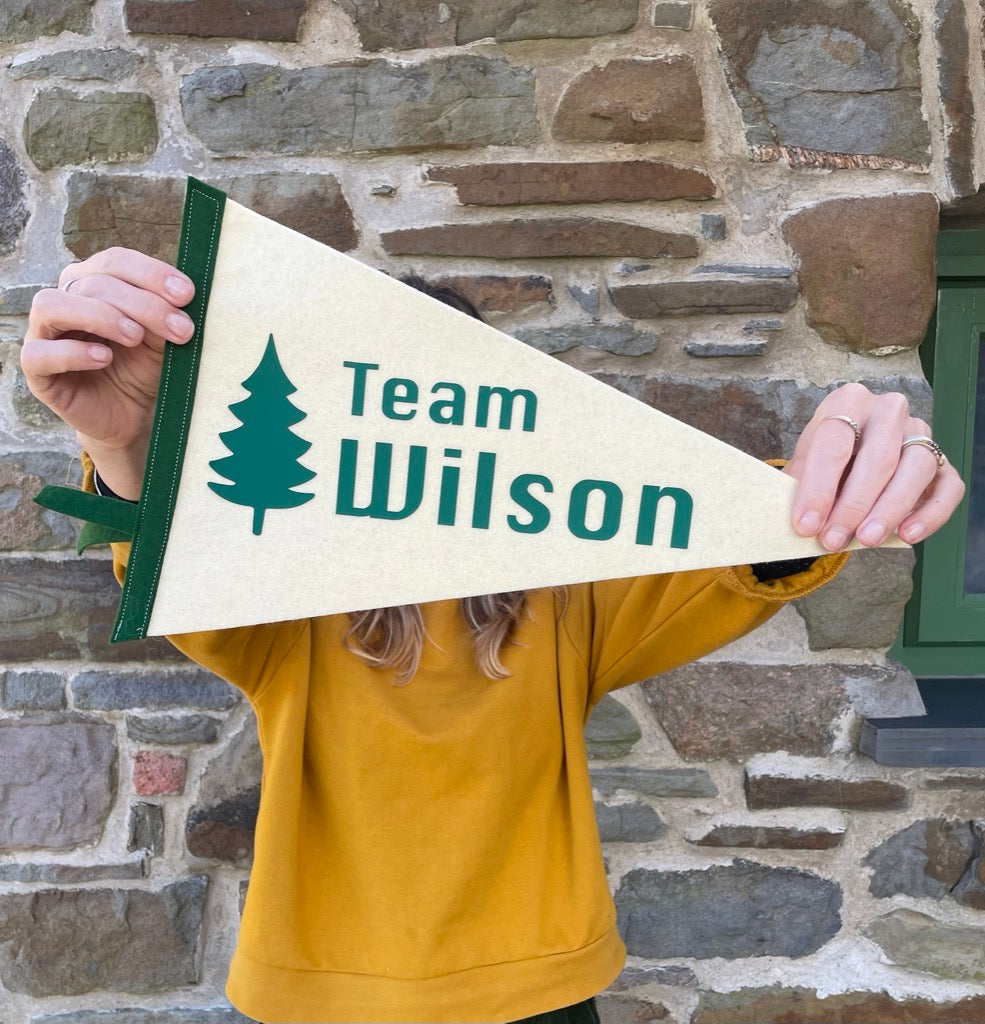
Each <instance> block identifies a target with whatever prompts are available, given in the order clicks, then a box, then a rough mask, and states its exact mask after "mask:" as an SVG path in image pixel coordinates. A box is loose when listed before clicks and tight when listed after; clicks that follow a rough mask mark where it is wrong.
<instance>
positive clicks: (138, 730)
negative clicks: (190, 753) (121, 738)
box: [127, 715, 222, 744]
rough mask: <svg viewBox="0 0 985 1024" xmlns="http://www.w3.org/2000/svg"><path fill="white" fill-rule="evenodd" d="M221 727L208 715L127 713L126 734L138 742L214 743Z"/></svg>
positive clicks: (217, 720) (220, 724)
mask: <svg viewBox="0 0 985 1024" xmlns="http://www.w3.org/2000/svg"><path fill="white" fill-rule="evenodd" d="M221 728H222V722H221V720H220V719H218V718H212V717H211V716H210V715H156V716H154V717H153V718H137V717H136V716H135V715H127V736H128V738H129V739H131V740H136V741H137V742H138V743H163V744H168V743H215V741H216V739H218V736H219V730H220V729H221Z"/></svg>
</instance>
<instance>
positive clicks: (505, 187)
mask: <svg viewBox="0 0 985 1024" xmlns="http://www.w3.org/2000/svg"><path fill="white" fill-rule="evenodd" d="M428 179H429V180H430V181H447V182H450V183H451V184H453V185H454V186H455V191H456V192H457V194H458V201H459V202H460V203H465V204H466V205H476V206H513V205H516V204H521V203H605V202H625V203H639V202H646V201H648V200H667V199H710V198H711V197H712V196H714V194H715V183H714V182H713V181H712V180H711V178H709V177H708V175H707V174H705V173H704V172H702V171H698V170H695V169H694V168H691V167H678V166H676V165H674V164H667V163H661V162H659V161H656V160H620V161H603V160H599V161H588V160H586V161H584V162H580V163H546V162H545V163H535V162H526V163H521V162H519V161H518V162H514V163H489V164H465V165H461V166H457V167H431V168H429V169H428Z"/></svg>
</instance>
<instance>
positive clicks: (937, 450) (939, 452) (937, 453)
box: [900, 434, 947, 469]
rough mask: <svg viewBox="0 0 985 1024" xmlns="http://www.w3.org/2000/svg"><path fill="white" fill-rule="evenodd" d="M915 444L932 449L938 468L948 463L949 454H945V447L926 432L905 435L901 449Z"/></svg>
mask: <svg viewBox="0 0 985 1024" xmlns="http://www.w3.org/2000/svg"><path fill="white" fill-rule="evenodd" d="M913 444H915V445H919V446H920V447H921V448H928V449H930V451H931V452H932V453H933V456H934V458H935V459H937V468H938V469H940V468H942V467H943V466H946V465H947V456H946V455H945V454H944V449H943V448H941V446H940V445H939V444H938V443H937V442H936V441H935V440H934V439H933V438H932V437H927V435H926V434H912V435H911V436H910V437H904V438H903V444H902V446H901V447H900V451H903V450H904V449H906V448H909V447H910V445H913Z"/></svg>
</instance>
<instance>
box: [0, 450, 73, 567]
mask: <svg viewBox="0 0 985 1024" xmlns="http://www.w3.org/2000/svg"><path fill="white" fill-rule="evenodd" d="M79 475H80V473H79V460H78V458H77V457H76V456H70V455H65V454H63V453H62V452H18V453H17V454H16V455H13V454H12V455H8V456H6V457H4V458H0V511H2V512H3V515H2V517H0V550H2V551H44V550H51V549H56V548H65V547H74V546H75V541H76V537H77V536H78V532H79V524H78V522H77V521H76V520H74V519H72V518H70V517H69V516H64V515H61V514H60V513H58V512H52V511H50V510H48V509H44V508H42V507H41V506H40V505H38V504H36V503H35V501H34V499H35V497H37V495H38V492H39V491H40V490H41V488H42V487H44V486H45V484H62V485H65V484H68V483H69V482H74V481H73V479H72V478H75V480H77V479H78V478H79Z"/></svg>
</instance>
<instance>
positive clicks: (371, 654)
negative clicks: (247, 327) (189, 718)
mask: <svg viewBox="0 0 985 1024" xmlns="http://www.w3.org/2000/svg"><path fill="white" fill-rule="evenodd" d="M410 283H411V284H412V285H413V286H415V287H418V288H423V289H425V290H427V286H426V285H424V284H423V283H422V282H420V281H412V282H410ZM194 291H195V285H194V284H193V282H192V280H191V279H190V278H189V277H187V276H186V275H185V274H183V273H181V272H180V271H178V270H176V269H175V268H174V267H171V266H169V265H167V264H165V263H163V262H160V261H158V260H156V259H152V258H150V257H148V256H145V255H142V254H140V253H138V252H133V251H130V250H124V249H119V248H116V249H110V250H107V251H105V252H100V253H97V254H96V255H94V256H92V257H90V258H89V259H86V260H84V261H82V262H80V263H74V264H72V265H71V266H69V267H66V268H65V269H64V270H63V272H62V274H61V277H60V280H59V286H58V287H57V288H52V289H48V290H44V291H41V292H40V293H38V295H37V297H36V298H35V300H34V304H33V307H32V310H31V315H30V321H29V328H28V332H27V337H26V339H25V342H24V346H23V350H22V356H21V359H22V365H23V368H24V372H25V374H26V377H27V381H28V384H29V386H30V388H31V390H32V391H33V393H34V394H35V395H36V396H37V397H38V398H39V399H40V400H41V401H42V402H43V403H44V404H46V405H47V406H49V407H50V408H51V409H52V410H53V411H54V412H55V413H56V414H57V415H58V416H60V417H61V418H62V419H63V420H64V421H65V422H66V423H67V424H68V425H69V426H71V427H73V428H74V429H75V430H76V431H77V434H78V439H79V441H80V443H81V445H82V446H83V448H84V450H85V452H86V453H87V456H86V466H87V469H88V473H87V479H86V484H85V486H86V487H87V488H88V489H90V490H93V489H96V490H98V491H99V492H101V493H103V494H105V495H108V496H110V497H116V498H118V499H119V500H121V501H124V502H125V501H136V500H138V499H139V498H140V496H141V486H142V480H143V477H144V471H145V461H146V459H147V449H148V441H149V438H150V437H151V432H152V421H153V416H154V410H155V403H156V400H157V391H158V382H159V377H160V372H161V365H162V354H163V352H164V350H165V339H168V340H170V341H171V342H173V343H174V344H175V345H178V346H182V345H185V344H186V343H188V342H189V340H190V339H191V338H192V336H193V334H194V330H195V327H194V324H193V321H192V319H190V318H189V316H188V315H187V314H186V312H185V311H184V307H186V306H187V305H188V304H189V303H190V302H191V301H192V299H193V294H194ZM432 291H434V297H435V298H437V299H439V300H440V301H442V302H445V303H448V304H452V305H455V306H457V308H458V309H459V310H461V311H462V312H465V313H467V314H474V313H475V311H474V310H473V309H471V307H470V306H469V305H468V303H467V302H466V301H465V300H462V299H460V298H459V297H456V296H455V295H454V294H452V293H449V292H447V291H442V290H437V291H435V290H433V289H432ZM381 315H382V314H381ZM475 315H477V314H475ZM262 341H264V342H266V341H267V337H266V333H264V336H263V339H262ZM253 365H254V366H256V371H255V374H254V376H253V378H251V384H250V387H249V388H248V389H247V390H248V391H250V392H251V397H250V398H247V399H246V400H244V401H243V402H242V403H241V408H240V409H239V412H238V413H237V417H238V420H239V422H240V428H238V429H239V430H240V433H236V431H228V432H226V433H225V434H224V435H223V439H224V444H225V447H224V449H221V450H220V452H219V454H220V455H221V456H222V457H221V458H218V457H217V459H216V460H215V461H214V467H213V468H214V470H215V472H214V473H213V475H212V477H211V478H210V479H211V480H212V481H213V482H212V483H210V487H211V488H212V490H213V491H214V492H215V494H216V498H215V500H219V497H221V496H222V495H223V494H225V495H227V496H228V497H229V500H231V501H237V500H239V501H241V502H242V503H249V502H250V501H251V500H252V499H251V498H250V495H251V494H252V493H253V490H251V489H255V488H256V487H258V486H260V483H262V481H261V482H260V483H258V481H257V480H256V479H255V476H256V474H255V473H252V472H251V470H250V469H249V464H248V462H247V461H244V460H245V459H246V456H247V455H248V454H249V453H250V452H253V451H254V450H255V448H256V443H257V442H256V437H257V434H256V433H255V432H256V430H257V429H258V428H257V427H256V424H257V423H259V422H261V420H260V418H259V413H257V409H258V408H259V406H258V405H257V403H258V402H259V401H260V399H259V398H257V397H256V395H254V394H253V392H258V391H259V387H260V384H262V383H264V382H274V384H273V385H271V386H272V387H273V388H274V390H275V391H276V393H277V395H278V398H277V403H278V404H276V405H275V406H271V408H272V409H273V411H272V412H270V413H269V417H270V421H271V422H274V423H277V424H279V426H278V427H277V430H278V432H279V435H278V436H279V438H280V440H279V442H278V444H280V445H281V448H282V449H283V459H282V462H283V464H284V465H285V466H286V467H288V468H287V469H285V471H284V473H285V475H284V478H283V481H282V482H281V484H280V489H281V491H282V492H283V494H284V495H286V496H287V497H285V498H284V501H285V502H287V503H289V502H290V501H293V502H294V503H295V504H296V505H300V503H302V502H304V501H306V500H307V498H306V495H308V494H309V493H311V492H312V484H310V483H309V482H308V480H309V479H310V477H311V476H312V473H311V472H310V471H309V470H306V469H305V462H306V459H305V455H304V452H305V449H306V447H307V443H306V441H305V440H304V439H301V440H299V439H298V438H296V437H295V435H294V434H293V433H291V432H290V431H289V428H290V427H291V426H292V425H293V424H294V423H295V422H297V421H298V420H299V419H300V416H301V415H302V414H301V413H300V412H299V411H297V408H296V406H295V404H292V401H291V400H289V399H288V398H287V395H288V394H289V393H290V391H291V390H292V385H291V382H290V381H289V380H287V377H286V376H285V374H284V373H283V371H282V370H281V368H280V366H279V364H278V363H277V362H276V354H275V352H274V350H273V348H272V347H270V348H269V349H268V351H267V353H266V354H265V355H264V360H263V361H262V362H258V361H257V360H253ZM359 365H368V364H359ZM366 372H367V373H368V371H366ZM240 379H242V378H240ZM397 394H398V393H397V392H396V391H395V392H394V394H393V395H392V396H391V398H392V399H393V405H392V408H393V409H394V410H398V409H401V408H407V406H406V405H405V406H400V405H398V404H397V401H398V398H397V397H394V396H396V395H397ZM401 400H402V401H404V402H407V401H408V400H407V398H406V393H404V397H403V399H401ZM248 403H252V404H248ZM234 411H235V410H234ZM264 415H267V413H264ZM249 431H253V433H249ZM261 433H262V431H261ZM301 433H302V434H303V433H304V431H301ZM781 471H782V473H784V474H787V475H788V476H790V477H792V478H794V479H795V480H796V491H795V498H794V501H793V510H792V517H793V518H792V528H793V530H794V531H796V533H797V534H799V535H800V536H802V537H808V538H816V539H817V540H818V541H819V546H818V547H817V550H818V551H819V552H826V553H821V554H819V555H818V556H817V557H809V558H804V559H799V560H794V561H789V560H787V561H781V562H772V563H769V562H768V563H763V564H757V565H744V566H733V567H729V568H714V569H696V570H690V571H675V572H668V573H661V574H659V575H642V576H636V577H629V578H621V579H610V580H606V581H603V582H589V583H574V584H570V585H567V586H557V587H552V586H547V587H543V588H539V589H535V590H529V591H511V592H505V593H496V594H490V595H480V596H474V597H467V598H463V599H449V600H440V601H434V602H429V603H424V604H413V605H402V606H399V607H385V608H374V609H369V610H365V609H364V610H361V611H356V612H351V613H344V612H343V613H339V614H331V615H324V616H317V617H312V618H304V619H300V620H290V621H279V622H271V623H261V624H257V625H249V626H239V627H236V628H225V629H216V630H206V631H193V632H188V633H183V634H181V635H175V636H172V637H171V640H172V642H173V643H174V644H175V645H176V646H177V647H178V648H179V649H180V650H182V651H183V652H185V653H186V654H187V655H188V656H189V657H190V658H192V659H193V660H195V661H197V662H198V663H200V664H201V665H203V666H205V667H206V668H208V669H210V670H211V671H213V672H215V673H217V674H218V675H219V676H222V677H223V678H225V679H227V680H228V681H229V682H230V683H232V684H233V685H235V686H237V687H238V688H240V689H241V690H242V691H243V692H244V693H245V694H246V696H247V697H248V698H249V700H250V701H251V703H252V706H253V708H254V709H255V711H256V715H257V719H258V722H259V731H260V737H261V745H262V749H263V755H264V777H263V797H262V803H261V810H260V815H259V820H258V823H257V837H256V840H257V841H256V855H255V861H254V865H253V870H252V876H251V882H250V888H249V895H248V899H247V903H246V908H245V911H244V916H243V920H242V925H241V930H240V938H239V943H238V946H237V950H236V954H235V956H234V959H233V963H232V967H231V969H230V977H229V982H228V993H229V997H230V999H231V1001H232V1002H233V1004H234V1005H235V1006H237V1007H238V1008H239V1009H240V1010H242V1011H243V1012H244V1013H246V1014H248V1015H249V1016H251V1017H254V1018H256V1019H257V1020H260V1021H264V1022H267V1024H274V1022H285V1024H300V1022H327V1021H350V1022H351V1021H365V1022H369V1021H376V1022H384V1021H386V1022H409V1021H418V1022H421V1021H432V1022H465V1021H484V1022H509V1021H519V1020H524V1019H526V1018H531V1017H535V1018H536V1019H537V1021H538V1022H539V1024H547V1022H558V1024H561V1022H569V1024H597V1021H598V1015H597V1011H596V1009H595V1004H594V1000H593V997H594V996H595V995H597V993H598V992H600V991H601V990H602V989H604V988H605V987H606V986H608V985H609V984H610V983H611V982H612V981H613V979H614V978H615V977H616V975H617V974H618V973H619V971H620V970H621V968H622V965H623V962H624V956H625V949H624V947H623V944H622V942H621V940H620V938H619V935H618V932H617V929H616V919H615V910H614V906H613V902H612V898H611V895H610V893H609V890H608V885H607V880H606V874H605V869H604V865H603V862H602V857H601V849H600V844H599V838H598V832H597V827H596V824H595V818H594V809H593V800H592V792H591V781H590V777H589V773H588V766H587V758H586V753H585V746H584V738H583V728H584V723H585V721H586V720H587V718H588V716H589V714H590V712H591V710H592V708H593V707H594V706H595V705H596V704H597V702H598V701H599V700H600V699H601V698H602V697H603V696H604V695H605V694H606V693H608V692H609V691H611V690H614V689H616V688H619V687H623V686H627V685H629V684H631V683H634V682H637V681H639V680H641V679H644V678H647V677H650V676H653V675H656V674H658V673H660V672H663V671H666V670H668V669H671V668H673V667H676V666H679V665H681V664H684V663H686V662H689V661H691V660H693V659H695V658H698V657H700V656H701V655H703V654H705V653H707V652H709V651H711V650H714V649H715V648H717V647H720V646H722V645H724V644H726V643H729V642H731V641H733V640H735V639H736V638H738V637H740V636H742V635H743V634H745V633H747V632H749V631H750V630H752V629H755V628H756V627H757V626H759V625H760V624H762V623H763V622H765V621H766V620H767V619H769V618H770V616H772V615H773V614H774V613H775V612H776V611H777V610H778V609H779V608H780V607H781V606H782V605H783V604H784V602H786V601H789V600H790V599H792V598H796V597H800V596H802V595H804V594H807V593H809V592H810V591H812V590H814V589H816V588H817V587H820V586H822V585H823V584H824V583H826V582H827V581H829V580H830V579H831V578H832V577H833V576H834V575H835V574H836V573H837V572H838V571H839V569H840V567H841V565H842V564H843V562H844V560H845V558H846V557H848V556H847V554H846V553H845V552H844V549H845V548H846V547H847V546H848V545H849V544H850V543H852V542H854V543H855V545H856V546H858V545H861V546H864V547H876V546H879V545H881V544H883V543H884V542H886V541H887V540H889V539H890V538H894V537H896V538H899V539H900V540H902V541H903V542H906V543H911V544H912V543H915V542H917V541H921V540H923V539H925V538H926V537H928V536H930V535H931V534H932V533H934V532H935V531H936V530H937V529H938V528H940V527H941V526H942V524H944V523H945V522H946V521H947V519H948V518H949V516H950V515H951V513H952V512H953V511H954V510H955V508H956V507H957V505H958V504H959V502H960V501H961V498H962V495H963V490H964V488H963V484H962V482H961V480H960V478H959V476H958V474H957V473H956V472H955V471H954V469H953V468H952V467H951V466H950V465H949V464H948V462H947V460H946V458H945V457H944V455H943V453H942V452H941V451H940V449H939V448H938V446H937V445H936V443H935V442H934V441H933V440H932V439H931V437H930V429H929V427H928V425H927V424H926V423H925V422H923V421H922V420H920V419H918V418H916V417H914V416H913V415H911V412H910V410H909V407H908V404H907V402H906V399H905V398H904V397H903V396H901V395H899V394H885V395H876V394H873V393H871V392H870V391H869V390H868V389H866V388H865V387H863V386H862V385H860V384H848V385H845V386H843V387H840V388H838V389H837V390H835V391H833V392H831V393H830V394H829V395H827V397H826V398H824V400H823V401H822V402H821V403H820V405H819V406H818V408H817V410H816V412H815V413H814V415H813V416H812V418H811V419H810V422H809V423H808V424H807V426H806V427H805V429H804V431H803V433H802V434H801V435H800V438H799V441H798V442H797V445H796V448H795V451H794V453H793V456H792V458H791V459H790V461H789V462H788V463H787V464H786V465H785V466H783V468H782V470H781ZM791 486H792V485H791ZM210 500H212V499H210ZM313 504H314V502H311V503H309V505H313ZM254 505H255V508H259V509H260V510H259V511H256V512H255V514H254V515H253V522H252V528H253V534H255V535H257V539H258V540H261V539H262V538H261V537H260V536H259V534H260V531H261V530H262V531H263V537H266V536H267V535H268V533H269V530H270V527H268V526H267V524H266V523H265V521H264V512H263V509H262V508H260V503H259V502H255V503H254ZM309 505H305V506H304V507H305V508H307V507H309ZM240 512H241V513H242V514H243V517H244V520H245V525H246V529H245V533H246V535H250V517H251V513H250V512H249V510H248V509H247V510H242V509H241V510H240ZM237 514H239V513H237ZM273 515H274V513H267V520H268V521H269V520H270V519H271V517H272V516H273ZM114 549H115V556H116V559H115V564H116V568H117V573H118V575H119V577H120V578H121V579H122V578H123V576H124V574H125V573H126V566H127V560H128V557H129V546H128V545H127V544H125V543H119V544H116V545H115V546H114ZM355 555H356V556H358V555H359V552H358V551H357V552H355ZM399 557H400V555H399V553H398V554H395V555H394V558H395V559H399ZM280 569H281V572H282V573H283V574H285V575H286V576H288V577H290V575H291V572H292V566H291V565H290V564H284V565H282V566H281V567H280ZM442 571H443V570H442V565H441V564H435V565H434V567H433V572H434V573H436V574H440V573H442ZM324 585H325V587H326V588H331V586H332V580H331V579H327V580H325V584H324ZM202 589H203V590H207V589H208V582H207V581H206V580H203V581H202Z"/></svg>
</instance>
